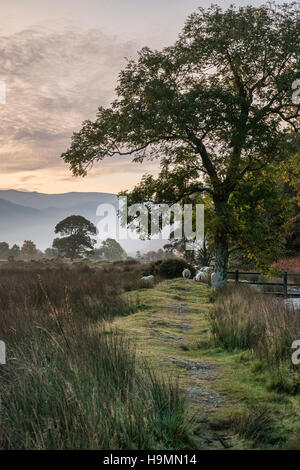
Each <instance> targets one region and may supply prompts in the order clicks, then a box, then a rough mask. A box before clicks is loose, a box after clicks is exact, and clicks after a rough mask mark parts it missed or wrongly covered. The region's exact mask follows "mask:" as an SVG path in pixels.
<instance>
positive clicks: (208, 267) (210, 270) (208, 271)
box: [201, 266, 213, 273]
mask: <svg viewBox="0 0 300 470" xmlns="http://www.w3.org/2000/svg"><path fill="white" fill-rule="evenodd" d="M201 271H203V272H205V273H212V272H213V268H212V267H211V266H204V267H203V268H201Z"/></svg>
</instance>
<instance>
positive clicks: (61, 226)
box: [52, 215, 97, 260]
mask: <svg viewBox="0 0 300 470" xmlns="http://www.w3.org/2000/svg"><path fill="white" fill-rule="evenodd" d="M55 233H59V234H60V235H61V238H55V239H54V240H53V245H52V247H53V248H56V249H57V250H58V252H59V253H60V254H62V255H63V256H66V257H67V258H70V259H71V260H73V259H74V258H76V257H79V256H81V255H84V254H90V253H91V252H92V251H93V248H94V245H95V243H96V240H95V239H93V238H92V235H96V234H97V229H96V227H95V225H94V224H93V223H92V222H90V221H89V220H87V219H85V218H84V217H82V216H81V215H71V216H69V217H66V218H65V219H63V220H62V221H61V222H59V223H58V224H57V225H56V227H55Z"/></svg>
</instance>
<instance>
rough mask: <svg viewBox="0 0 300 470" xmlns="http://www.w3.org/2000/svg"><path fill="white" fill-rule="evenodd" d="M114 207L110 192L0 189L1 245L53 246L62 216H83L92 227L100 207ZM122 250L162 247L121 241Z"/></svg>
mask: <svg viewBox="0 0 300 470" xmlns="http://www.w3.org/2000/svg"><path fill="white" fill-rule="evenodd" d="M104 203H105V204H113V205H114V207H115V208H116V209H117V207H118V198H117V196H116V195H115V194H109V193H94V192H93V193H80V192H70V193H63V194H43V193H37V192H25V191H15V190H12V189H11V190H0V242H1V241H6V242H7V243H9V245H10V246H11V245H13V244H14V243H16V244H18V245H20V246H21V245H22V243H23V241H24V240H28V239H30V240H32V241H34V243H35V244H36V245H37V247H38V248H40V249H41V250H44V249H45V248H48V247H49V246H51V245H52V242H53V239H54V238H55V236H56V235H55V233H54V227H55V225H56V224H57V223H58V222H59V221H60V220H62V219H64V218H65V217H68V216H70V215H74V214H76V215H82V216H83V217H86V218H87V219H88V220H90V221H91V222H93V223H94V224H95V225H97V224H98V223H99V221H100V220H101V218H100V217H99V216H97V215H96V210H97V207H98V206H99V205H100V204H104ZM120 243H121V245H122V246H123V248H124V249H125V250H126V251H127V252H128V253H129V254H134V253H135V252H136V251H137V250H140V251H149V250H153V249H154V250H155V249H158V248H160V247H161V245H162V244H161V242H159V241H155V242H154V241H153V242H150V241H144V242H143V241H140V240H120Z"/></svg>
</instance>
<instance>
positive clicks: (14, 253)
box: [9, 244, 21, 258]
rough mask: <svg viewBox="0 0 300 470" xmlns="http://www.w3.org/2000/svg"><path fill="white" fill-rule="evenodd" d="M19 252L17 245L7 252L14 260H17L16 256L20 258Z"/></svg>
mask: <svg viewBox="0 0 300 470" xmlns="http://www.w3.org/2000/svg"><path fill="white" fill-rule="evenodd" d="M20 252H21V250H20V247H19V245H16V244H14V245H13V246H12V247H11V249H10V250H9V255H10V256H13V257H14V258H18V256H20Z"/></svg>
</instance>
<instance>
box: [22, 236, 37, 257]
mask: <svg viewBox="0 0 300 470" xmlns="http://www.w3.org/2000/svg"><path fill="white" fill-rule="evenodd" d="M37 254H38V250H37V247H36V244H35V243H34V242H33V241H32V240H25V241H24V243H23V245H22V248H21V256H22V257H23V258H25V259H27V260H29V259H34V258H36V257H37Z"/></svg>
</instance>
